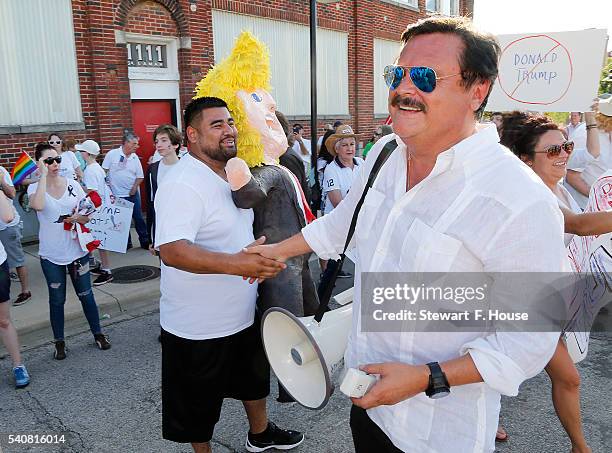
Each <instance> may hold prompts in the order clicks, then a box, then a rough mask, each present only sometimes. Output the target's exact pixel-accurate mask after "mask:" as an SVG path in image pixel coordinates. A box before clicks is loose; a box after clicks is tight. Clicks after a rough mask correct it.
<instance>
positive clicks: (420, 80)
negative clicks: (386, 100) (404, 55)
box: [383, 64, 461, 93]
mask: <svg viewBox="0 0 612 453" xmlns="http://www.w3.org/2000/svg"><path fill="white" fill-rule="evenodd" d="M406 73H408V76H409V77H410V80H412V83H414V86H415V87H417V88H418V89H419V90H421V91H422V92H424V93H431V92H432V91H433V90H435V88H436V82H437V81H438V80H443V79H448V78H449V77H454V76H456V75H461V73H460V72H458V73H457V74H451V75H447V76H443V77H438V75H437V74H436V71H435V70H433V69H432V68H428V67H427V66H412V67H407V66H397V65H394V64H390V65H388V66H386V67H385V70H384V72H383V77H384V78H385V83H386V84H387V86H388V87H389V88H390V89H392V90H395V89H396V88H397V87H398V86H399V85H400V83H401V82H402V80H403V78H404V77H406Z"/></svg>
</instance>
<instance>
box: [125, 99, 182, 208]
mask: <svg viewBox="0 0 612 453" xmlns="http://www.w3.org/2000/svg"><path fill="white" fill-rule="evenodd" d="M175 112H176V110H175V101H174V100H153V101H149V100H138V101H132V124H133V125H134V132H135V133H136V135H138V137H140V142H139V143H140V147H139V148H138V150H137V151H136V154H138V157H139V158H140V163H141V164H142V169H143V171H144V173H145V174H146V173H147V168H148V166H149V158H150V157H151V156H152V155H153V154H154V153H155V144H154V143H153V132H155V129H157V127H158V126H160V125H162V124H174V125H175V126H176V114H175ZM144 192H145V191H144V189H143V188H142V187H141V188H140V196H141V199H142V209H143V211H146V207H147V200H146V195H145V193H144Z"/></svg>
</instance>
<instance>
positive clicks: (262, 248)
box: [232, 236, 288, 283]
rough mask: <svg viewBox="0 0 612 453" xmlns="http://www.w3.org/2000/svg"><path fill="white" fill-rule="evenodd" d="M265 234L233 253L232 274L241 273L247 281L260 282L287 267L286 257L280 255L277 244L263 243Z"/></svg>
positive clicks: (274, 275)
mask: <svg viewBox="0 0 612 453" xmlns="http://www.w3.org/2000/svg"><path fill="white" fill-rule="evenodd" d="M265 241H266V237H265V236H261V237H260V238H258V239H257V240H256V241H255V242H253V243H251V244H249V245H247V246H246V247H245V248H243V249H242V250H241V251H240V252H238V253H236V254H234V255H233V259H234V260H235V261H234V264H235V271H234V272H232V274H234V273H235V274H237V275H241V276H242V278H243V280H247V279H248V280H249V283H254V282H255V281H257V282H259V283H261V282H262V281H264V280H265V279H267V278H274V277H276V275H277V274H278V273H280V272H281V271H282V270H283V269H285V268H286V267H287V265H286V264H285V263H284V262H285V260H286V259H287V258H288V257H285V256H282V255H281V250H280V247H279V244H270V245H263V244H264V242H265Z"/></svg>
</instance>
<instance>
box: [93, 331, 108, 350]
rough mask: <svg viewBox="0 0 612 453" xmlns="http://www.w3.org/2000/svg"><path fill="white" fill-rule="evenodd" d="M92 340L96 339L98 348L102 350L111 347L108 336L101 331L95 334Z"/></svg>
mask: <svg viewBox="0 0 612 453" xmlns="http://www.w3.org/2000/svg"><path fill="white" fill-rule="evenodd" d="M94 340H95V341H96V344H97V345H98V348H100V349H102V350H103V351H106V350H107V349H110V348H111V344H110V342H109V341H108V337H107V336H106V335H104V334H103V333H97V334H95V335H94Z"/></svg>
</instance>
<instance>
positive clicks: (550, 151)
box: [536, 142, 574, 158]
mask: <svg viewBox="0 0 612 453" xmlns="http://www.w3.org/2000/svg"><path fill="white" fill-rule="evenodd" d="M561 150H563V151H565V152H566V153H567V154H570V153H571V152H572V151H574V142H565V143H561V144H560V145H551V146H549V147H548V148H546V149H545V150H544V151H536V153H546V157H549V158H554V157H558V156H559V155H560V154H561Z"/></svg>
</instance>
